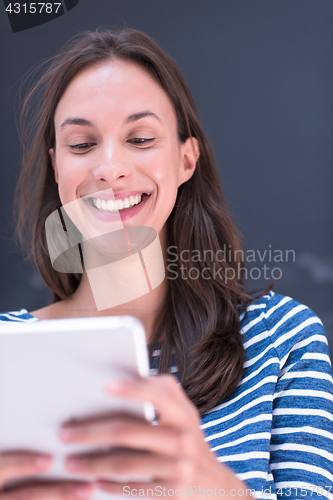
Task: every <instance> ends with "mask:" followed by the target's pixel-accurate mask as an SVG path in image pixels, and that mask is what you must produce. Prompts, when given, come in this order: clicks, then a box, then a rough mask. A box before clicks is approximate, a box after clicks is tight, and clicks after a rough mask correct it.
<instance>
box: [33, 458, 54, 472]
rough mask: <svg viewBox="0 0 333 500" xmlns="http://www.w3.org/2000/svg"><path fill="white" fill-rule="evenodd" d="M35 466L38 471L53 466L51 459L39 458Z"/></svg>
mask: <svg viewBox="0 0 333 500" xmlns="http://www.w3.org/2000/svg"><path fill="white" fill-rule="evenodd" d="M35 465H36V467H37V469H38V470H43V469H47V468H48V467H49V466H50V465H51V458H50V457H37V458H36V459H35Z"/></svg>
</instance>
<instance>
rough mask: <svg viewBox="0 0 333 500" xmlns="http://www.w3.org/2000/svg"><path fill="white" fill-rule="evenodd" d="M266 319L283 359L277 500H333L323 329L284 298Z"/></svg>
mask: <svg viewBox="0 0 333 500" xmlns="http://www.w3.org/2000/svg"><path fill="white" fill-rule="evenodd" d="M265 316H266V321H267V328H268V332H269V334H270V336H271V340H272V344H273V346H274V348H275V350H276V353H277V356H278V359H279V361H280V375H279V377H278V380H277V383H276V388H275V394H274V401H273V421H272V438H271V444H270V468H271V471H272V474H273V476H274V482H275V486H276V493H277V498H278V499H281V500H282V499H284V498H285V499H287V500H291V499H295V498H299V499H301V498H303V499H304V498H311V499H312V500H314V499H315V500H319V499H322V498H329V499H331V500H333V384H332V368H331V362H330V358H329V351H328V344H327V339H326V336H325V332H324V328H323V325H322V323H321V321H320V319H319V318H318V317H317V316H316V315H315V314H314V313H313V312H312V311H311V310H310V309H309V308H307V307H306V306H304V305H302V304H299V303H298V302H296V301H294V300H292V299H291V298H290V297H284V298H283V299H282V300H281V296H279V295H275V296H274V297H273V298H272V299H271V300H270V301H269V302H268V304H267V311H266V315H265Z"/></svg>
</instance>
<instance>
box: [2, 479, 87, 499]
mask: <svg viewBox="0 0 333 500" xmlns="http://www.w3.org/2000/svg"><path fill="white" fill-rule="evenodd" d="M94 490H95V485H94V484H93V483H76V484H61V485H53V486H26V487H24V488H20V489H15V490H13V491H9V492H5V493H0V500H84V499H89V498H91V496H92V494H93V492H94Z"/></svg>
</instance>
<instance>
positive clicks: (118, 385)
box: [106, 380, 125, 392]
mask: <svg viewBox="0 0 333 500" xmlns="http://www.w3.org/2000/svg"><path fill="white" fill-rule="evenodd" d="M124 386H125V384H124V382H122V381H120V380H111V382H108V383H107V385H106V389H107V390H108V391H111V392H121V391H122V390H123V389H124Z"/></svg>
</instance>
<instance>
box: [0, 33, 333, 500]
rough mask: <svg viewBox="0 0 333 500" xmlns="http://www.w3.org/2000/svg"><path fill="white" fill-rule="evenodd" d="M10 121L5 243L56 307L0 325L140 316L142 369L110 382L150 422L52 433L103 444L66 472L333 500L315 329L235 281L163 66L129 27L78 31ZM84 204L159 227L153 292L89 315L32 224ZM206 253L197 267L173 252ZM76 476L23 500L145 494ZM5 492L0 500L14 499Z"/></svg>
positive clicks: (186, 114)
mask: <svg viewBox="0 0 333 500" xmlns="http://www.w3.org/2000/svg"><path fill="white" fill-rule="evenodd" d="M21 124H22V127H23V140H24V149H23V161H22V169H21V174H20V179H19V182H18V186H17V191H16V209H17V221H18V223H17V235H18V238H19V240H20V242H21V243H22V245H23V248H24V249H25V250H26V252H27V254H28V255H29V256H32V257H33V259H34V261H35V263H36V266H37V268H38V270H39V272H40V274H41V276H42V277H43V279H44V281H45V282H46V284H47V285H48V286H49V287H50V289H51V290H52V291H53V294H54V302H53V304H51V305H49V306H47V307H45V308H43V309H39V310H38V311H33V312H31V313H30V314H29V313H28V312H27V311H26V310H24V309H22V310H20V311H13V312H11V313H7V314H5V315H4V316H3V320H6V321H37V320H44V319H52V318H66V317H69V318H70V317H86V316H93V317H94V316H96V317H97V316H105V315H124V314H130V315H133V316H136V317H138V318H139V319H140V320H141V321H142V323H143V324H144V326H145V330H146V335H147V341H148V343H149V354H150V358H151V370H152V375H153V376H151V377H149V378H148V379H146V380H140V381H137V382H135V383H131V384H130V383H129V384H126V385H124V384H122V385H121V386H120V385H119V384H116V383H113V384H112V385H111V384H110V386H109V390H110V392H112V393H113V394H114V393H116V394H117V395H118V396H123V397H131V398H137V399H141V400H149V401H151V402H152V403H153V404H154V406H155V407H156V408H157V409H158V415H159V421H158V423H159V425H155V426H152V425H151V424H149V423H147V422H138V421H135V420H133V419H132V418H130V417H128V416H124V417H122V418H120V417H113V418H109V419H106V420H105V421H98V422H97V421H92V422H90V423H89V424H87V423H82V422H81V423H77V424H76V425H72V426H71V427H69V426H68V427H66V428H64V429H63V431H62V433H61V435H60V436H59V437H60V438H61V439H62V440H63V441H65V442H77V443H88V442H89V443H91V444H94V445H96V446H100V445H102V446H109V447H111V448H110V453H108V454H103V455H98V454H96V456H93V457H92V456H90V457H84V456H78V457H75V458H74V457H72V459H71V460H69V461H68V462H67V466H68V468H69V469H71V470H76V471H80V472H82V473H87V474H89V473H90V474H95V476H97V478H98V475H102V474H105V473H116V474H125V475H128V474H130V475H131V474H136V475H137V474H144V475H148V476H150V477H151V478H152V481H151V483H149V491H150V493H148V495H149V496H161V493H160V490H159V489H158V488H166V489H167V490H168V491H169V492H170V491H172V492H173V493H168V494H170V495H173V494H176V495H178V494H177V493H176V492H177V491H180V492H183V495H185V496H187V495H188V494H189V492H190V494H191V496H192V497H195V498H198V497H199V496H200V494H201V496H202V494H203V493H202V492H203V491H205V492H206V491H207V496H210V495H211V494H213V493H208V492H213V491H215V496H216V495H217V493H216V492H217V491H218V494H219V495H220V496H224V495H226V496H233V497H235V498H240V497H243V496H248V495H250V494H251V495H252V496H255V497H260V498H261V497H262V496H264V497H266V498H274V499H276V495H279V496H280V497H282V498H287V497H290V496H291V497H292V498H304V497H312V495H313V491H314V489H315V488H316V489H317V490H316V491H318V495H319V494H325V495H326V496H327V497H328V498H331V499H333V494H332V493H331V487H332V481H333V470H332V459H333V456H332V453H331V449H332V448H331V447H332V444H333V443H332V436H333V427H332V426H333V417H332V415H333V391H332V372H331V367H330V361H329V357H328V349H327V340H326V337H325V333H324V331H323V327H322V324H321V322H320V320H319V319H318V318H317V317H316V316H315V314H314V313H313V312H312V311H310V310H309V309H308V308H307V307H306V306H303V305H301V304H298V303H296V302H295V301H293V300H292V299H291V298H290V297H283V296H280V295H277V294H274V293H273V292H272V291H270V289H268V290H266V291H263V292H262V293H261V294H256V295H255V294H252V295H251V294H249V293H247V291H246V290H245V289H244V286H243V282H242V273H243V271H244V269H243V267H244V262H243V260H244V253H243V252H242V251H241V247H240V244H239V236H238V234H237V231H236V228H235V226H234V224H233V222H232V219H231V217H230V214H229V212H228V209H227V207H226V203H225V200H224V197H223V193H222V189H221V185H220V180H219V177H218V173H217V169H216V166H215V161H214V156H213V152H212V150H211V146H210V144H209V141H208V139H207V138H206V136H205V133H204V131H203V129H202V126H201V124H200V120H199V117H198V113H197V110H196V107H195V104H194V101H193V98H192V95H191V92H190V90H189V88H188V86H187V83H186V82H185V80H184V78H183V76H182V75H181V73H180V71H179V69H178V68H177V66H176V64H175V62H174V61H173V60H172V59H171V58H170V57H169V56H168V55H167V54H166V53H165V52H164V51H163V50H162V49H161V48H160V47H159V46H158V45H157V44H156V43H155V42H154V41H153V40H152V39H151V38H149V37H148V36H147V35H145V34H144V33H141V32H139V31H136V30H131V29H125V30H120V31H118V32H115V31H108V30H97V31H96V32H85V33H82V34H80V35H78V36H77V37H75V38H74V39H73V40H71V41H70V42H69V43H68V44H67V45H66V46H65V47H64V48H63V49H62V50H61V52H60V53H59V54H58V55H57V56H56V57H55V58H54V59H53V61H52V63H51V65H50V67H49V68H48V70H47V71H46V73H45V75H44V76H43V77H42V78H41V79H40V80H39V81H38V82H37V84H36V85H35V86H34V88H33V89H32V91H31V92H30V93H29V94H28V96H27V98H26V100H25V102H24V105H23V111H22V121H21ZM96 193H97V194H96ZM84 201H87V203H85V204H84V206H85V207H87V211H88V212H89V214H90V216H91V217H90V220H92V221H93V225H95V226H99V224H100V223H104V222H105V223H110V222H114V221H115V220H116V219H117V218H118V219H117V220H118V221H120V222H121V224H122V225H123V227H124V228H125V230H127V231H130V230H131V229H132V228H135V227H148V228H152V229H153V230H154V231H155V232H156V233H157V234H158V236H159V240H160V243H161V248H162V252H163V256H164V265H165V269H166V278H165V279H164V280H163V281H162V282H161V283H160V284H159V286H156V287H155V288H153V289H150V291H149V293H146V294H144V295H142V296H140V297H138V298H136V299H134V300H131V301H128V302H126V303H123V304H120V305H117V306H115V307H110V308H109V309H103V310H102V311H99V310H98V309H97V308H96V304H95V302H94V296H93V293H92V290H91V288H90V284H89V280H88V277H87V273H86V272H85V269H84V272H83V273H82V274H78V273H74V272H73V273H68V274H65V273H60V272H58V271H56V270H55V269H54V268H53V267H52V263H51V260H50V256H49V253H48V247H47V242H46V234H45V221H46V220H47V218H48V217H49V216H50V214H52V213H53V212H54V211H56V210H59V209H60V208H62V207H64V206H68V205H69V204H71V203H73V202H74V203H76V202H78V203H83V202H84ZM223 248H224V249H227V250H228V251H226V252H224V258H223V259H222V258H220V253H221V249H223ZM171 250H173V251H172V252H171ZM207 252H209V255H210V256H211V258H209V259H196V260H195V261H194V260H193V259H192V260H191V259H189V258H186V259H183V258H182V257H183V256H184V255H186V256H191V255H194V254H196V255H206V253H207ZM169 253H171V254H172V255H175V256H176V259H175V261H179V257H180V260H181V261H182V267H183V268H184V269H185V271H186V270H188V271H192V270H193V265H194V266H196V269H197V271H198V273H197V274H196V276H197V278H196V279H190V278H187V277H188V276H189V277H190V276H191V275H193V272H191V273H190V272H185V273H176V274H177V276H176V278H175V277H174V274H173V273H172V275H171V276H170V274H168V270H169V266H167V260H168V259H167V256H168V254H169ZM83 254H84V252H83V253H82V249H81V257H82V255H83ZM83 264H84V262H83ZM173 271H174V270H173ZM184 276H185V277H184ZM111 288H112V283H110V289H111ZM0 319H1V316H0ZM170 372H171V373H172V374H170ZM177 380H178V382H180V384H177ZM314 384H316V385H314ZM319 408H320V410H319ZM25 460H26V462H25V464H23V462H22V457H18V456H16V455H14V454H9V455H7V456H6V457H0V473H1V474H0V477H1V481H2V482H4V481H5V480H6V479H8V478H10V477H16V476H20V475H26V474H29V473H33V472H35V469H34V468H33V465H32V462H29V461H28V458H26V459H25ZM30 460H31V458H30ZM13 464H14V465H13ZM24 466H25V468H24ZM48 466H49V461H47V460H46V463H45V464H44V469H46V468H47V467H48ZM243 481H244V482H243ZM86 486H87V488H86V489H80V491H79V492H75V490H74V489H73V488H72V489H71V487H69V486H68V485H67V486H64V485H60V486H59V485H57V486H48V487H43V488H39V489H38V490H36V489H31V488H30V495H31V497H29V498H38V499H39V498H48V499H50V498H52V499H53V498H54V499H58V498H59V499H60V498H64V496H65V497H66V498H74V497H75V495H76V494H78V495H79V496H80V495H81V498H88V497H89V496H91V495H92V494H93V488H94V487H98V488H100V489H103V490H105V491H108V492H110V493H117V492H118V493H123V494H124V492H125V494H127V491H136V492H137V491H138V490H141V491H142V492H143V493H141V496H142V495H144V494H145V493H144V492H145V491H146V492H147V491H148V490H147V483H143V482H142V483H140V482H131V486H130V487H129V486H128V484H126V483H115V482H112V481H97V482H94V483H93V484H87V485H86ZM66 488H67V489H66ZM123 488H127V489H126V490H125V489H123ZM318 488H319V490H318ZM223 492H224V493H223ZM25 493H28V491H25ZM11 495H14V496H10V497H9V496H8V495H7V496H6V494H4V495H1V494H0V498H8V499H9V498H11V499H12V500H15V499H16V498H17V499H18V498H19V496H17V497H16V496H15V493H14V494H13V493H11ZM17 495H19V493H17ZM75 498H76V497H75Z"/></svg>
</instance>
